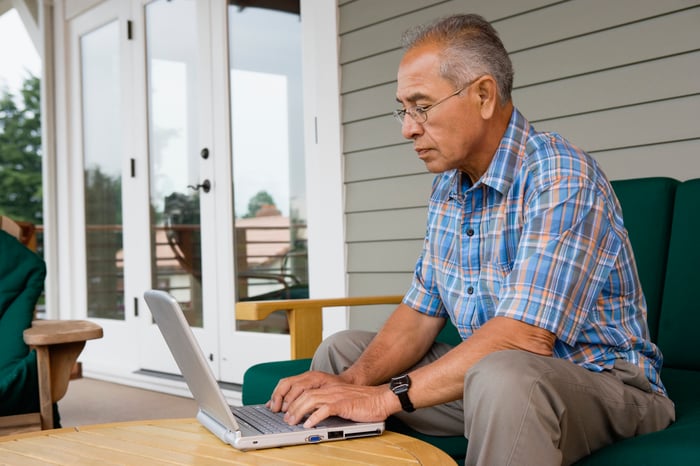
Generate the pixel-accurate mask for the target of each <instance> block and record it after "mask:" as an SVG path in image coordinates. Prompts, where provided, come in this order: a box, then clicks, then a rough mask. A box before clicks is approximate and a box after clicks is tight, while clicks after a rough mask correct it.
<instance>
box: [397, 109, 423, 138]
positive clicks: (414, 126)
mask: <svg viewBox="0 0 700 466" xmlns="http://www.w3.org/2000/svg"><path fill="white" fill-rule="evenodd" d="M422 133H423V125H421V124H420V123H418V122H416V120H414V119H413V117H412V116H410V115H408V114H407V115H405V116H404V118H403V122H402V123H401V134H402V135H403V137H405V138H406V139H415V138H416V137H417V136H419V135H420V134H422Z"/></svg>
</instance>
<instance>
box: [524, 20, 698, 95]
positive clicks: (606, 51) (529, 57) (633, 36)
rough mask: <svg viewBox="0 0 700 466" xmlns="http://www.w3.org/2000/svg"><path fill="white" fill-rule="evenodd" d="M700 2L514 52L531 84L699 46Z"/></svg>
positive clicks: (527, 83) (614, 66)
mask: <svg viewBox="0 0 700 466" xmlns="http://www.w3.org/2000/svg"><path fill="white" fill-rule="evenodd" d="M698 25H700V7H698V8H694V9H692V10H684V11H681V12H678V13H674V14H669V15H665V16H661V17H657V18H652V19H650V20H648V21H644V22H638V23H632V24H627V25H624V26H621V27H618V28H614V29H609V30H606V31H602V32H600V33H598V34H592V35H587V36H582V37H575V38H573V39H569V40H564V41H561V42H557V43H554V44H549V45H545V46H543V47H538V48H535V49H528V50H525V51H522V52H516V53H514V54H511V60H512V61H513V67H514V68H515V85H516V86H517V87H522V86H527V85H531V84H535V83H541V82H544V81H552V80H555V79H562V78H566V77H570V76H576V75H580V74H584V73H592V72H595V71H600V70H606V69H610V68H616V67H619V66H622V65H627V64H630V63H637V62H642V61H648V60H652V59H655V58H659V57H665V56H669V55H674V54H679V53H684V52H688V51H692V50H698V49H700V28H699V27H698Z"/></svg>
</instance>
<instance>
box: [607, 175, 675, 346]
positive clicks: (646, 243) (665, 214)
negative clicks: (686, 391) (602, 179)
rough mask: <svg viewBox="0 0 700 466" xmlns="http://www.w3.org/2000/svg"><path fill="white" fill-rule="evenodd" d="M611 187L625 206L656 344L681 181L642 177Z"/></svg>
mask: <svg viewBox="0 0 700 466" xmlns="http://www.w3.org/2000/svg"><path fill="white" fill-rule="evenodd" d="M611 184H612V187H613V189H614V190H615V194H616V195H617V198H618V199H619V201H620V205H621V206H622V216H623V217H624V221H625V227H626V228H627V231H628V233H629V237H630V241H631V242H632V249H633V251H634V257H635V260H636V262H637V269H638V271H639V280H640V281H641V283H642V289H643V290H644V296H645V297H646V301H647V312H648V314H647V322H648V324H649V331H650V334H651V339H652V340H653V341H656V339H657V336H658V325H659V313H660V312H661V299H662V297H663V290H664V283H665V277H666V263H667V259H668V243H669V239H670V237H671V220H672V217H673V203H674V200H675V196H676V188H677V187H678V185H679V182H678V181H677V180H674V179H671V178H639V179H632V180H619V181H612V182H611Z"/></svg>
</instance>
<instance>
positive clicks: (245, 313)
mask: <svg viewBox="0 0 700 466" xmlns="http://www.w3.org/2000/svg"><path fill="white" fill-rule="evenodd" d="M402 299H403V295H391V296H359V297H351V298H328V299H290V300H279V301H241V302H238V303H236V319H240V320H263V319H265V318H266V317H267V316H269V315H270V314H272V313H273V312H275V311H286V313H287V320H288V321H289V337H290V340H291V341H290V344H291V356H292V359H303V358H310V357H312V356H313V354H314V352H315V351H316V348H317V347H318V345H320V344H321V338H322V330H323V315H322V310H323V308H326V307H347V306H373V305H379V304H399V303H401V300H402Z"/></svg>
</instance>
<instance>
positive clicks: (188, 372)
mask: <svg viewBox="0 0 700 466" xmlns="http://www.w3.org/2000/svg"><path fill="white" fill-rule="evenodd" d="M144 298H145V300H146V303H147V304H148V307H149V309H150V310H151V313H152V315H153V318H154V320H155V321H156V324H157V325H158V328H159V329H160V331H161V333H162V334H163V337H164V338H165V341H166V343H167V344H168V348H169V349H170V352H171V353H172V355H173V357H174V359H175V362H176V363H177V365H178V367H179V368H180V371H181V372H182V376H183V377H184V379H185V382H187V386H188V387H189V389H190V391H191V392H192V396H193V397H194V399H195V400H196V401H197V403H198V405H199V413H198V414H197V419H198V420H199V422H200V423H201V424H202V425H203V426H204V427H206V428H207V429H208V430H209V431H211V432H212V433H213V434H214V435H216V436H217V437H219V439H221V440H222V441H223V442H225V443H228V444H230V445H233V446H234V447H236V448H239V449H257V448H271V447H277V446H284V445H297V444H304V443H318V442H324V441H331V440H343V439H346V438H356V437H368V436H374V435H380V434H382V433H383V432H384V422H369V423H360V422H353V421H348V420H346V419H341V418H337V417H335V418H329V419H327V420H326V421H324V422H322V423H320V424H319V425H318V426H316V427H314V428H312V429H305V430H302V431H296V432H285V433H273V434H261V433H259V432H257V431H254V430H253V429H252V428H250V427H249V426H247V425H244V426H241V425H240V424H239V423H238V422H237V420H236V418H235V417H234V415H233V413H232V412H231V408H230V407H229V406H228V404H227V403H226V399H225V398H224V395H223V393H222V392H221V389H220V388H219V386H218V384H217V382H216V379H215V378H214V374H213V373H212V371H211V369H210V368H209V365H208V363H207V361H206V359H205V357H204V354H203V353H202V350H201V348H200V347H199V344H198V343H197V340H196V339H195V337H194V334H193V333H192V329H191V328H190V327H189V324H188V323H187V320H186V319H185V316H184V314H183V312H182V309H181V308H180V305H179V304H178V302H177V301H176V300H175V298H173V297H172V296H171V295H169V294H168V293H165V292H163V291H159V290H149V291H146V292H145V293H144Z"/></svg>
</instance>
